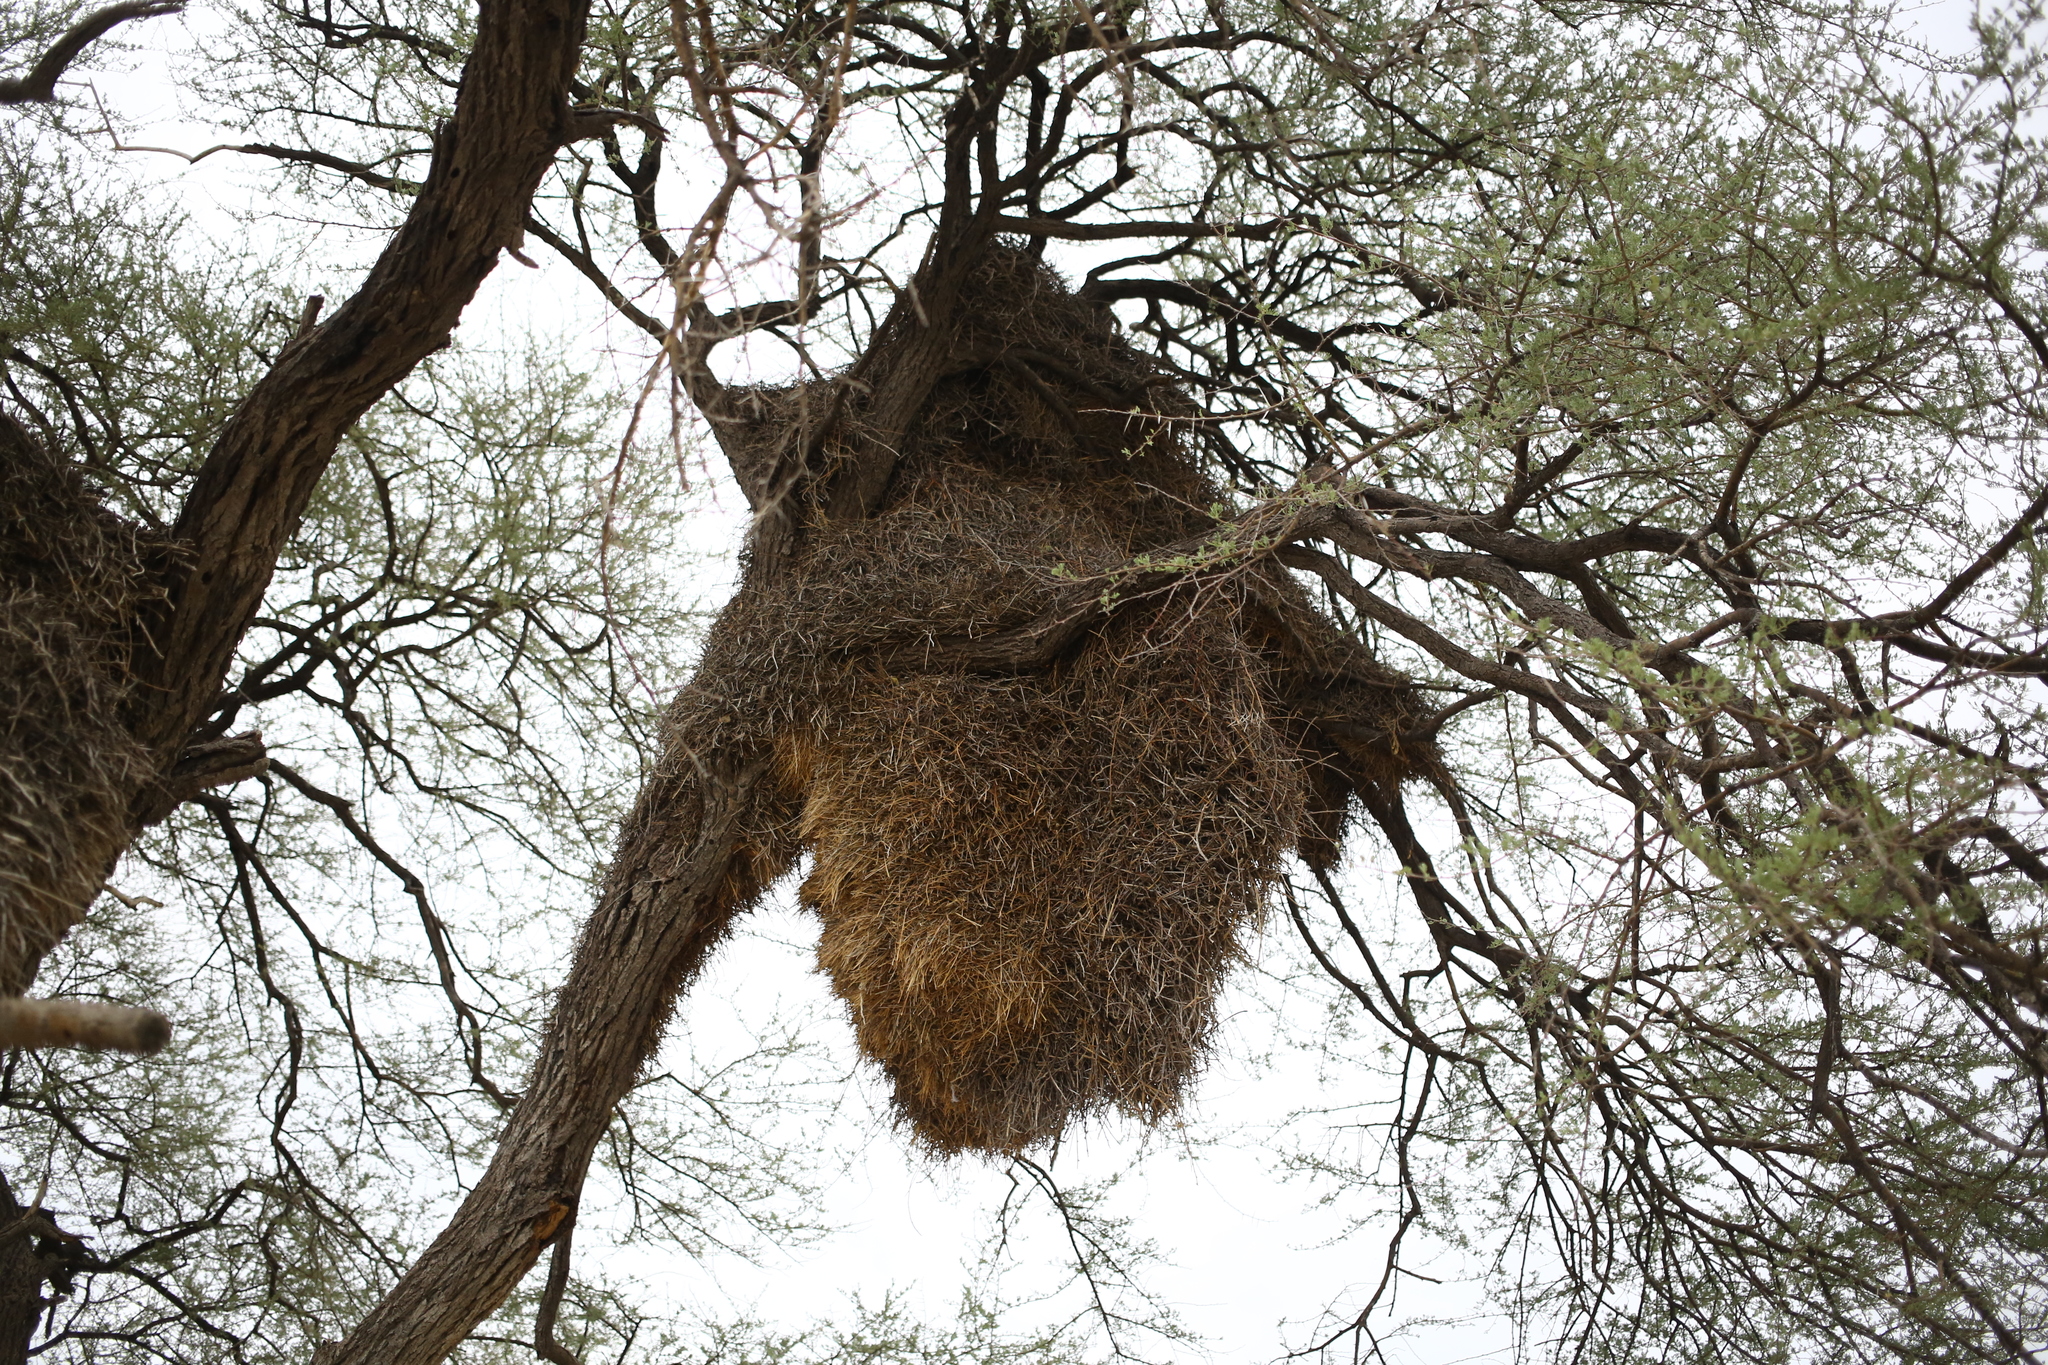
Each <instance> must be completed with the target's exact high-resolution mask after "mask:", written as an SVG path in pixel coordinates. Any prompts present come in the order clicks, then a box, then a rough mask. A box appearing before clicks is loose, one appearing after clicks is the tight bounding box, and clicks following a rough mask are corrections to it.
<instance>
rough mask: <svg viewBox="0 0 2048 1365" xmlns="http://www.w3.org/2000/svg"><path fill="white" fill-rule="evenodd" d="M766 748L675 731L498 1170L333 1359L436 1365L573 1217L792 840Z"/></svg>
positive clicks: (324, 1351) (326, 1362)
mask: <svg viewBox="0 0 2048 1365" xmlns="http://www.w3.org/2000/svg"><path fill="white" fill-rule="evenodd" d="M769 786H770V779H769V778H768V776H767V764H766V760H765V758H764V757H763V756H759V755H739V754H733V753H720V752H716V751H699V750H698V749H697V748H696V747H695V746H694V745H692V744H691V743H690V742H689V738H688V737H678V736H671V738H670V741H669V745H668V753H667V755H666V757H665V759H664V762H663V767H662V768H661V769H659V770H657V772H656V773H655V775H654V776H653V778H651V779H650V780H649V782H648V784H647V787H646V789H645V790H644V791H643V792H642V793H641V796H640V800H639V802H638V804H637V805H636V807H635V809H634V812H633V815H632V816H631V818H630V819H629V820H628V821H627V823H626V829H625V833H624V836H623V838H622V840H621V843H620V849H619V856H618V859H617V861H616V862H615V863H614V865H613V867H612V869H611V872H610V875H609V876H608V877H607V879H606V885H605V890H604V893H603V895H602V896H601V897H600V899H599V902H598V906H597V910H596V913H595V914H593V915H592V917H591V919H590V922H589V924H588V925H587V926H586V927H585V929H584V932H583V937H582V941H581V942H580V944H579V945H578V948H577V952H576V958H575V961H574V963H573V964H572V965H571V967H570V969H569V979H568V980H567V982H566V983H564V985H563V987H562V992H561V995H560V997H559V999H558V1000H557V1002H556V1005H555V1012H554V1016H553V1018H552V1019H551V1020H550V1022H549V1024H548V1029H547V1033H546V1036H545V1040H544V1042H543V1044H542V1048H541V1054H540V1058H539V1060H538V1061H537V1062H536V1063H535V1066H534V1071H533V1075H532V1077H531V1079H530V1080H529V1081H528V1083H527V1087H526V1091H525V1094H524V1095H523V1097H522V1098H521V1099H520V1102H519V1105H518V1107H517V1108H516V1109H515V1110H514V1111H513V1114H512V1118H511V1120H510V1122H509V1124H508V1126H507V1127H506V1130H505V1134H504V1136H503V1138H502V1139H501V1140H500V1142H499V1145H498V1151H497V1155H496V1156H495V1157H494V1158H493V1159H492V1161H491V1165H490V1168H489V1169H488V1170H487V1171H485V1173H484V1176H483V1178H482V1179H481V1180H480V1181H478V1182H477V1186H476V1188H475V1189H474V1190H472V1191H471V1192H470V1195H469V1197H468V1198H467V1199H465V1200H464V1201H463V1203H462V1207H461V1208H460V1209H459V1210H458V1211H457V1212H456V1215H455V1217H454V1219H453V1220H452V1221H451V1222H450V1223H449V1224H448V1226H447V1228H445V1229H444V1230H443V1231H442V1233H441V1235H440V1236H439V1237H437V1238H435V1239H434V1243H433V1245H432V1246H430V1247H428V1248H427V1250H426V1252H425V1254H424V1255H422V1256H421V1257H420V1259H419V1261H418V1262H417V1263H416V1264H415V1265H414V1266H413V1268H412V1269H411V1270H410V1271H408V1272H406V1274H405V1276H404V1278H402V1279H401V1280H400V1281H399V1282H398V1284H397V1286H396V1287H395V1288H393V1289H392V1291H391V1293H390V1294H388V1295H387V1296H386V1297H385V1299H384V1301H383V1302H382V1303H381V1304H379V1305H378V1306H377V1308H376V1309H375V1310H374V1311H373V1312H372V1313H371V1314H370V1315H369V1317H367V1318H365V1319H364V1320H363V1322H362V1324H361V1325H360V1326H358V1327H357V1328H356V1329H355V1331H354V1332H352V1333H351V1334H350V1335H349V1337H348V1339H347V1340H346V1341H344V1342H342V1343H341V1344H340V1345H339V1346H332V1345H329V1346H323V1347H321V1349H320V1350H319V1351H318V1352H316V1353H315V1357H314V1358H315V1360H316V1361H318V1362H319V1365H432V1362H437V1361H440V1360H442V1359H443V1358H445V1357H446V1356H447V1354H448V1353H449V1352H450V1351H451V1350H453V1349H454V1348H455V1347H456V1346H457V1345H458V1344H459V1343H460V1342H461V1341H462V1340H463V1338H464V1337H466V1336H467V1335H468V1334H469V1332H470V1330H471V1329H472V1328H474V1327H475V1326H476V1324H477V1323H479V1322H481V1321H483V1319H484V1318H486V1317H488V1316H489V1315H490V1314H491V1313H492V1312H494V1311H496V1309H497V1307H498V1305H499V1304H501V1303H502V1302H504V1300H505V1297H506V1296H507V1295H508V1294H510V1293H511V1292H512V1290H513V1288H514V1287H515V1286H517V1284H518V1283H519V1281H520V1279H521V1278H522V1277H523V1276H525V1274H526V1273H527V1271H528V1270H530V1269H531V1268H532V1267H533V1264H534V1262H535V1260H536V1259H537V1258H538V1257H539V1255H540V1253H541V1250H542V1248H543V1247H545V1246H547V1245H548V1243H549V1241H550V1240H551V1239H552V1238H553V1237H554V1236H556V1235H557V1233H558V1231H561V1230H564V1229H566V1227H567V1226H568V1225H569V1223H570V1222H572V1221H573V1213H574V1210H575V1207H576V1201H577V1197H578V1194H579V1192H580V1191H581V1189H582V1186H583V1176H584V1171H585V1170H586V1168H587V1167H588V1166H589V1164H590V1156H591V1152H592V1151H593V1150H594V1149H595V1148H596V1146H597V1143H598V1141H599V1139H600V1138H602V1137H603V1135H604V1131H605V1128H606V1126H607V1125H608V1124H609V1123H610V1122H611V1118H612V1111H613V1109H614V1107H615V1106H616V1105H617V1104H618V1102H619V1100H620V1099H622V1098H623V1097H624V1096H625V1094H626V1091H627V1090H628V1089H629V1088H630V1087H631V1086H632V1084H633V1080H634V1078H635V1076H637V1075H638V1074H639V1071H640V1067H641V1065H642V1063H644V1062H645V1061H646V1059H647V1057H648V1056H649V1054H651V1053H652V1052H653V1051H654V1048H655V1046H656V1045H657V1044H658V1043H659V1042H660V1040H661V1033H662V1029H663V1026H664V1025H665V1024H666V1022H667V1019H668V1016H669V1013H670V1010H671V1008H672V1005H673V1002H674V1000H675V998H676V994H677V992H678V991H680V990H681V988H682V986H683V983H684V982H685V981H686V980H687V979H688V977H689V976H690V975H691V974H692V973H693V972H695V971H696V970H697V968H698V967H699V966H700V965H701V964H702V963H703V961H704V957H705V954H706V952H707V951H708V950H709V949H710V947H711V946H712V945H713V944H714V943H715V942H716V941H717V940H718V938H719V936H720V935H721V934H722V933H724V931H725V929H726V926H727V925H728V924H729V923H730V922H731V920H732V917H733V914H734V912H735V911H736V910H738V909H739V908H741V907H743V906H744V905H745V904H746V903H747V902H748V901H750V900H752V899H753V897H754V896H755V895H757V894H758V893H759V891H760V890H761V888H762V887H763V886H765V885H766V884H767V883H768V882H769V881H772V880H773V879H774V877H775V876H776V875H778V874H779V873H780V872H781V871H782V870H783V869H784V867H785V866H786V865H787V864H788V861H789V859H790V856H791V852H792V850H791V849H790V848H789V847H788V846H787V843H786V837H785V835H784V834H783V833H781V831H780V830H779V828H778V826H779V825H780V823H781V822H778V821H777V820H776V819H775V818H774V817H773V816H772V815H769V814H767V810H768V808H769V807H771V806H772V805H773V802H772V799H771V798H770V793H769V790H768V789H769Z"/></svg>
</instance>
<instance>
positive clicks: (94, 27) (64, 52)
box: [0, 0, 185, 104]
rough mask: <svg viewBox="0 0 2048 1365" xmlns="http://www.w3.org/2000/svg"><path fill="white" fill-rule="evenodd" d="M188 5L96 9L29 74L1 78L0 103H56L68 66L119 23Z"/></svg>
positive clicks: (147, 3) (132, 1)
mask: <svg viewBox="0 0 2048 1365" xmlns="http://www.w3.org/2000/svg"><path fill="white" fill-rule="evenodd" d="M184 8H185V0H122V3H120V4H118V5H108V6H107V7H106V8H104V9H96V10H94V11H93V12H92V13H91V14H88V15H86V16H85V17H84V18H83V19H80V20H79V21H78V22H77V23H75V24H73V25H72V26H71V27H70V28H68V29H66V30H65V31H64V36H63V37H61V38H59V39H58V40H57V41H56V42H54V43H52V44H50V49H49V51H47V52H45V53H44V54H43V55H42V56H41V57H40V58H39V59H38V60H37V61H36V64H35V65H34V66H32V67H30V68H29V72H28V74H27V75H26V76H16V77H12V78H10V79H8V80H0V104H54V103H55V102H56V99H57V82H58V81H59V80H61V79H62V78H63V76H64V71H65V68H67V67H69V66H70V65H71V63H72V62H74V61H76V60H77V59H78V54H79V53H81V52H83V51H85V50H86V48H88V47H90V46H92V44H93V43H95V42H97V41H99V40H100V39H101V38H102V37H104V36H106V34H107V32H108V31H109V30H111V29H112V28H114V27H115V26H116V25H117V24H125V23H127V22H128V21H129V20H130V19H156V18H160V17H162V16H163V15H166V14H177V13H180V12H181V11H183V10H184Z"/></svg>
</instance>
